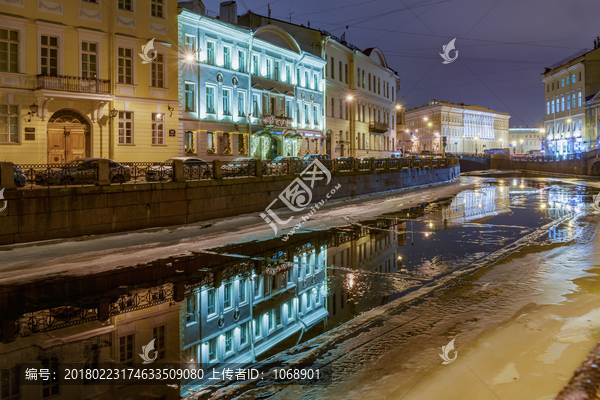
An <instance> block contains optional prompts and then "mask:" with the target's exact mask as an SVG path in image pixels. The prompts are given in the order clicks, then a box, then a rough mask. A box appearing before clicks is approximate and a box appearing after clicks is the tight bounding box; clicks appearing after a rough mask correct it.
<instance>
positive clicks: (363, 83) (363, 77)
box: [362, 70, 365, 89]
mask: <svg viewBox="0 0 600 400" xmlns="http://www.w3.org/2000/svg"><path fill="white" fill-rule="evenodd" d="M362 87H363V89H364V88H365V70H363V72H362Z"/></svg>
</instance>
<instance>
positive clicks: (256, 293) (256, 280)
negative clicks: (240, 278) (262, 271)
mask: <svg viewBox="0 0 600 400" xmlns="http://www.w3.org/2000/svg"><path fill="white" fill-rule="evenodd" d="M260 279H261V277H260V276H255V277H254V298H257V297H258V296H259V295H260Z"/></svg>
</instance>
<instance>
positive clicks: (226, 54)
mask: <svg viewBox="0 0 600 400" xmlns="http://www.w3.org/2000/svg"><path fill="white" fill-rule="evenodd" d="M223 67H225V68H227V69H231V48H229V47H227V46H223Z"/></svg>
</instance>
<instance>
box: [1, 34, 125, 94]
mask: <svg viewBox="0 0 600 400" xmlns="http://www.w3.org/2000/svg"><path fill="white" fill-rule="evenodd" d="M119 50H121V49H119ZM128 50H130V51H131V49H128ZM0 54H1V53H0ZM40 55H41V59H40V64H41V71H42V75H48V76H56V75H58V38H57V37H54V36H42V47H41V53H40ZM130 56H131V53H130ZM2 61H4V60H2ZM0 63H1V61H0ZM130 66H131V64H130ZM119 83H121V82H119Z"/></svg>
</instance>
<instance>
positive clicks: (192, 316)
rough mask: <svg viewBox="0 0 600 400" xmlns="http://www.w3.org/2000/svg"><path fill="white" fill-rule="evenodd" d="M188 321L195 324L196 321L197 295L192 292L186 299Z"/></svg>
mask: <svg viewBox="0 0 600 400" xmlns="http://www.w3.org/2000/svg"><path fill="white" fill-rule="evenodd" d="M186 303H187V304H186V309H187V311H186V315H185V319H186V323H187V324H193V323H195V322H196V295H195V294H192V295H190V296H189V297H188V298H187V301H186Z"/></svg>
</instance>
